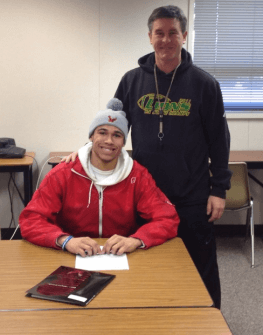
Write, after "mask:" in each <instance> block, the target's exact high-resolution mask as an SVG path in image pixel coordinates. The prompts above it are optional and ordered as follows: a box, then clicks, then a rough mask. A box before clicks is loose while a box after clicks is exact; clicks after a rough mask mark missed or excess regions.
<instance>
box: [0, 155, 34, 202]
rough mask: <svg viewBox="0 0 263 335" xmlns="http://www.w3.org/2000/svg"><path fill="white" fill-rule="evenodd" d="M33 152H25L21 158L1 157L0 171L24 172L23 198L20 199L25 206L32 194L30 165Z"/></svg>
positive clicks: (32, 159)
mask: <svg viewBox="0 0 263 335" xmlns="http://www.w3.org/2000/svg"><path fill="white" fill-rule="evenodd" d="M34 157H35V153H34V152H26V153H25V156H24V157H23V158H1V159H0V172H23V174H24V199H22V201H23V203H24V205H25V206H26V205H27V204H28V203H29V201H30V199H31V198H32V195H33V183H32V179H33V172H32V165H33V161H34Z"/></svg>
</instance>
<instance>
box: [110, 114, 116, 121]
mask: <svg viewBox="0 0 263 335" xmlns="http://www.w3.org/2000/svg"><path fill="white" fill-rule="evenodd" d="M108 118H109V120H108V121H109V122H115V121H116V120H117V118H116V117H115V118H113V119H112V117H111V116H110V115H109V116H108Z"/></svg>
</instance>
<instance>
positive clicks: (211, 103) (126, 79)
mask: <svg viewBox="0 0 263 335" xmlns="http://www.w3.org/2000/svg"><path fill="white" fill-rule="evenodd" d="M154 63H155V55H154V53H151V54H148V55H146V56H144V57H142V58H140V59H139V65H140V67H138V68H136V69H134V70H131V71H129V72H127V73H126V74H125V75H124V76H123V78H122V80H121V82H120V84H119V86H118V89H117V91H116V94H115V96H116V97H117V98H118V99H120V100H121V101H122V102H123V105H124V108H123V109H124V111H125V112H126V113H127V118H128V120H129V125H130V126H131V137H132V148H133V158H134V159H135V160H137V161H138V162H139V163H140V164H142V165H144V166H145V167H146V168H147V169H148V170H149V172H150V173H151V174H152V176H153V178H154V179H155V181H156V184H157V186H158V187H160V188H161V190H162V191H163V192H164V193H165V194H166V195H167V196H168V198H170V200H171V201H172V202H173V203H175V204H178V205H179V204H182V205H187V204H189V205H191V204H204V203H206V201H207V199H208V196H209V194H211V195H215V196H218V197H221V198H225V193H226V192H225V191H226V190H227V189H229V187H230V178H231V173H230V171H229V170H228V158H229V146H230V135H229V130H228V126H227V122H226V118H225V112H224V105H223V99H222V94H221V90H220V86H219V83H218V82H217V81H216V80H215V79H214V78H213V77H212V76H211V75H209V74H208V73H207V72H205V71H203V70H202V69H200V68H198V67H196V66H195V65H193V63H192V59H191V55H190V54H189V53H188V52H187V51H186V50H185V49H182V63H181V65H180V66H179V68H178V70H177V72H176V75H175V78H174V81H173V84H172V88H171V91H170V94H169V97H168V100H167V103H166V106H165V109H164V118H163V119H164V126H163V127H164V131H163V132H164V137H163V140H162V141H160V139H159V138H158V132H159V111H158V109H159V108H158V106H159V103H158V98H157V97H156V85H155V80H154ZM172 74H173V72H171V73H169V74H165V73H164V72H162V71H160V70H159V69H157V79H158V87H159V95H160V102H161V103H163V102H164V99H165V96H166V94H167V91H168V88H169V85H170V83H171V78H172ZM209 159H210V160H211V164H210V167H209ZM209 168H210V171H211V174H212V177H210V173H209Z"/></svg>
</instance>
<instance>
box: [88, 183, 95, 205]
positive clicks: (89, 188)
mask: <svg viewBox="0 0 263 335" xmlns="http://www.w3.org/2000/svg"><path fill="white" fill-rule="evenodd" d="M93 184H94V182H93V180H92V181H91V184H90V188H89V202H88V206H87V208H89V205H90V201H91V190H92V186H93Z"/></svg>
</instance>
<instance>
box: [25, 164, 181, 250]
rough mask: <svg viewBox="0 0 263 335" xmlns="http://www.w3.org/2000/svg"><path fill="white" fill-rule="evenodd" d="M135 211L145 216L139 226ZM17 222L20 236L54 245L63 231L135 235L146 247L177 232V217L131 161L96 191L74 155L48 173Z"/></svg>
mask: <svg viewBox="0 0 263 335" xmlns="http://www.w3.org/2000/svg"><path fill="white" fill-rule="evenodd" d="M100 204H101V207H100ZM99 208H101V211H100V210H99ZM99 213H101V214H99ZM137 213H139V214H140V216H141V217H143V218H144V219H145V220H146V222H147V223H146V224H144V225H143V226H141V227H140V226H138V224H137V223H136V214H137ZM19 224H20V229H21V233H22V236H23V238H24V239H26V240H28V241H29V242H31V243H34V244H37V245H40V246H44V247H53V248H57V249H59V247H58V246H57V245H56V239H57V238H58V237H59V236H61V235H63V234H69V235H73V236H74V237H80V236H89V237H91V238H96V237H106V238H108V237H110V236H112V235H114V234H118V235H122V236H131V237H136V238H139V239H141V240H142V241H143V242H144V244H145V247H146V248H149V247H151V246H154V245H158V244H162V243H164V242H165V241H166V240H168V239H171V238H173V237H175V236H176V235H177V228H178V224H179V217H178V215H177V213H176V211H175V208H174V206H173V205H172V204H171V203H170V202H169V200H168V199H167V197H166V196H165V195H164V194H163V193H162V192H161V191H160V189H159V188H157V186H156V184H155V182H154V180H153V178H152V177H151V175H150V174H149V172H148V171H147V170H146V169H145V168H144V167H143V166H141V165H140V164H139V163H137V162H136V161H134V162H133V167H132V170H131V172H130V174H129V175H128V177H126V178H125V179H124V180H122V181H121V182H119V183H117V184H115V185H111V186H107V187H105V189H104V190H103V192H102V194H99V193H98V191H97V189H96V187H95V186H94V184H93V182H92V180H91V179H90V178H89V177H88V176H87V174H86V173H85V171H84V169H83V166H82V165H81V163H80V161H79V159H78V158H77V160H76V161H75V162H71V163H69V164H66V163H62V164H59V165H58V166H56V167H55V168H54V169H52V170H51V171H50V172H49V173H48V174H47V176H46V177H45V178H44V180H43V182H42V183H41V185H40V188H39V189H38V190H37V191H36V192H35V193H34V195H33V198H32V200H31V201H30V203H29V204H28V205H27V207H26V208H25V209H24V210H23V211H22V213H21V215H20V218H19ZM99 226H100V227H101V228H100V230H99ZM99 231H100V232H101V233H99Z"/></svg>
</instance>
